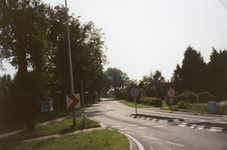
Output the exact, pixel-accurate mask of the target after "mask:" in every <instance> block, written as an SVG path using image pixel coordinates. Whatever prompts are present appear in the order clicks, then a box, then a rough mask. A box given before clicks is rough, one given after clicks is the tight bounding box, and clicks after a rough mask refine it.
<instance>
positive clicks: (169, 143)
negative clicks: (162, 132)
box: [166, 141, 185, 147]
mask: <svg viewBox="0 0 227 150" xmlns="http://www.w3.org/2000/svg"><path fill="white" fill-rule="evenodd" d="M166 143H168V144H172V145H176V146H180V147H185V145H181V144H177V143H173V142H168V141H167V142H166Z"/></svg>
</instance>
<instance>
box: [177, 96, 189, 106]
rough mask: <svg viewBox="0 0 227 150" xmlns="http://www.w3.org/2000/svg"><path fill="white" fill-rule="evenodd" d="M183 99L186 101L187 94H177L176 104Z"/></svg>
mask: <svg viewBox="0 0 227 150" xmlns="http://www.w3.org/2000/svg"><path fill="white" fill-rule="evenodd" d="M181 100H183V101H186V100H187V98H186V96H185V95H183V94H181V95H177V98H176V104H177V103H179V102H180V101H181Z"/></svg>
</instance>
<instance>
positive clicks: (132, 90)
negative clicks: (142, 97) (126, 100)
mask: <svg viewBox="0 0 227 150" xmlns="http://www.w3.org/2000/svg"><path fill="white" fill-rule="evenodd" d="M130 94H131V95H132V97H136V96H138V95H139V91H138V90H137V88H135V87H133V88H131V90H130Z"/></svg>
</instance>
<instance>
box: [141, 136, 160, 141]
mask: <svg viewBox="0 0 227 150" xmlns="http://www.w3.org/2000/svg"><path fill="white" fill-rule="evenodd" d="M142 137H145V138H148V139H151V140H156V141H157V139H156V138H153V137H149V136H146V135H143V136H142Z"/></svg>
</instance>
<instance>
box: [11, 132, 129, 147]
mask: <svg viewBox="0 0 227 150" xmlns="http://www.w3.org/2000/svg"><path fill="white" fill-rule="evenodd" d="M8 147H9V149H16V150H25V149H36V150H43V149H54V150H62V149H64V150H71V149H74V150H87V149H89V150H128V149H129V141H128V139H127V137H126V136H125V135H123V134H121V133H119V132H117V131H116V130H108V129H103V130H94V131H91V132H88V133H86V132H82V133H78V134H74V135H66V136H62V137H59V138H50V139H46V140H39V141H32V142H28V143H21V144H15V145H9V146H8Z"/></svg>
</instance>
